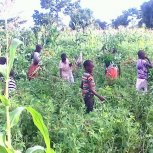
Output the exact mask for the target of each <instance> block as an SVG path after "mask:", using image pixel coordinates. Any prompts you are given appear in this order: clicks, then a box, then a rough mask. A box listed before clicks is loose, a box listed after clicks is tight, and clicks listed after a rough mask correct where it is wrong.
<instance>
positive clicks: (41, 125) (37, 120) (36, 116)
mask: <svg viewBox="0 0 153 153" xmlns="http://www.w3.org/2000/svg"><path fill="white" fill-rule="evenodd" d="M26 109H27V111H28V112H29V113H30V114H31V116H32V119H33V122H34V124H35V125H36V126H37V128H38V129H39V131H40V132H41V134H42V135H43V137H44V141H45V144H46V153H54V150H53V149H51V148H50V138H49V132H48V129H47V127H46V125H45V124H44V121H43V119H42V116H41V115H40V114H39V113H38V112H37V111H36V110H34V109H33V108H32V107H26Z"/></svg>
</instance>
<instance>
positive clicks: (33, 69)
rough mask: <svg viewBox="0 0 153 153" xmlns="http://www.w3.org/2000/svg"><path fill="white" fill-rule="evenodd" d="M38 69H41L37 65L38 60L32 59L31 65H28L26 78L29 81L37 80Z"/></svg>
mask: <svg viewBox="0 0 153 153" xmlns="http://www.w3.org/2000/svg"><path fill="white" fill-rule="evenodd" d="M40 69H41V66H40V65H39V60H38V59H34V60H33V63H32V64H31V65H30V67H29V70H28V73H27V77H28V79H29V81H30V80H31V79H34V78H37V77H38V76H39V70H40Z"/></svg>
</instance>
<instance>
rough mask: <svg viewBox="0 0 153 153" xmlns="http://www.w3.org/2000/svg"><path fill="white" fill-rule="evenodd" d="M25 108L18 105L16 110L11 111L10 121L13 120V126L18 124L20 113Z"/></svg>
mask: <svg viewBox="0 0 153 153" xmlns="http://www.w3.org/2000/svg"><path fill="white" fill-rule="evenodd" d="M24 109H25V107H18V108H16V109H15V110H14V111H12V112H10V122H11V124H10V125H11V128H12V127H13V126H14V125H16V124H18V122H19V118H20V115H21V113H22V111H23V110H24Z"/></svg>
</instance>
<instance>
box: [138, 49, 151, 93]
mask: <svg viewBox="0 0 153 153" xmlns="http://www.w3.org/2000/svg"><path fill="white" fill-rule="evenodd" d="M152 67H153V65H152V64H151V62H150V60H149V59H148V58H147V57H146V55H145V52H144V51H143V50H140V51H139V52H138V60H137V64H136V68H137V81H136V90H137V91H140V90H144V91H145V92H147V90H148V89H147V88H148V87H147V86H148V85H147V84H148V82H147V80H148V72H149V68H152Z"/></svg>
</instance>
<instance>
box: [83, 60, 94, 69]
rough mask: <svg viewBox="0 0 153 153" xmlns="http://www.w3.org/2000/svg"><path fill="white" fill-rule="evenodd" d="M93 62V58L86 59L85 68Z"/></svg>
mask: <svg viewBox="0 0 153 153" xmlns="http://www.w3.org/2000/svg"><path fill="white" fill-rule="evenodd" d="M91 63H92V61H91V60H86V61H84V63H83V66H84V68H86V67H87V66H89V65H90V64H91Z"/></svg>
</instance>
